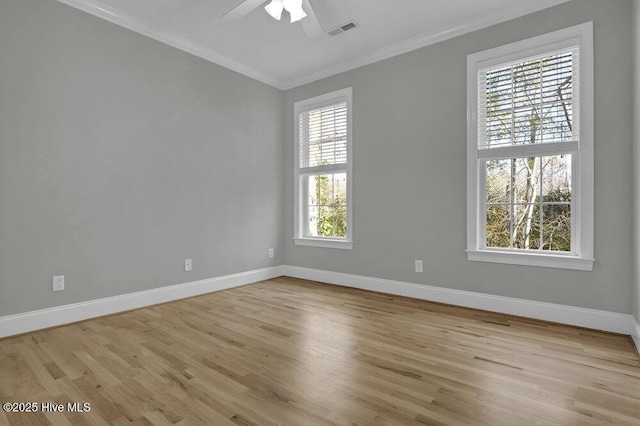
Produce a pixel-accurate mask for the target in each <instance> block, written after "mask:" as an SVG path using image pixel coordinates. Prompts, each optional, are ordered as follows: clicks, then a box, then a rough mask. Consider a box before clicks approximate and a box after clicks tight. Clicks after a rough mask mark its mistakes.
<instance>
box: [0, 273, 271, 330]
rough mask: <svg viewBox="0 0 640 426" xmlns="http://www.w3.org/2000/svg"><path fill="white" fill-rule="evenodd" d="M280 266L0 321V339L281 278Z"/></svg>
mask: <svg viewBox="0 0 640 426" xmlns="http://www.w3.org/2000/svg"><path fill="white" fill-rule="evenodd" d="M282 270H283V268H282V266H274V267H271V268H264V269H256V270H254V271H248V272H241V273H238V274H232V275H225V276H222V277H217V278H210V279H206V280H201V281H193V282H189V283H185V284H177V285H171V286H167V287H160V288H155V289H152V290H145V291H139V292H136V293H129V294H123V295H121V296H113V297H107V298H104V299H97V300H90V301H87V302H80V303H74V304H72V305H65V306H57V307H55V308H48V309H42V310H38V311H31V312H25V313H22V314H16V315H9V316H5V317H0V338H2V337H7V336H13V335H15V334H21V333H27V332H30V331H34V330H40V329H43V328H49V327H55V326H58V325H62V324H68V323H72V322H76V321H82V320H86V319H89V318H95V317H100V316H103V315H110V314H115V313H118V312H123V311H129V310H131V309H137V308H143V307H145V306H151V305H157V304H158V303H164V302H170V301H173V300H178V299H184V298H187V297H192V296H198V295H201V294H206V293H211V292H214V291H220V290H226V289H229V288H233V287H239V286H242V285H246V284H251V283H254V282H258V281H263V280H268V279H271V278H275V277H279V276H281V275H282Z"/></svg>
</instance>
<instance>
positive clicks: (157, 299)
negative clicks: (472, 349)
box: [0, 265, 640, 350]
mask: <svg viewBox="0 0 640 426" xmlns="http://www.w3.org/2000/svg"><path fill="white" fill-rule="evenodd" d="M282 275H288V276H290V277H295V278H302V279H307V280H313V281H320V282H324V283H329V284H335V285H340V286H344V287H353V288H359V289H363V290H370V291H375V292H378V293H387V294H394V295H398V296H406V297H413V298H416V299H422V300H429V301H433V302H440V303H447V304H451V305H457V306H464V307H468V308H475V309H482V310H486V311H492V312H499V313H505V314H511V315H518V316H522V317H528V318H535V319H540V320H545V321H552V322H557V323H560V324H568V325H575V326H579V327H586V328H591V329H595V330H603V331H609V332H613V333H621V334H627V335H631V337H632V338H633V340H634V342H635V344H636V348H638V349H639V350H640V325H639V324H638V323H637V322H636V320H635V318H634V317H633V316H632V315H627V314H619V313H615V312H607V311H599V310H595V309H586V308H578V307H574V306H566V305H557V304H553V303H544V302H535V301H531V300H524V299H515V298H511V297H504V296H493V295H489V294H482V293H474V292H470V291H462V290H452V289H447V288H441V287H433V286H428V285H423V284H413V283H407V282H402V281H393V280H385V279H381V278H372V277H366V276H362V275H351V274H343V273H339V272H331V271H323V270H319V269H310V268H301V267H298V266H289V265H282V266H274V267H271V268H264V269H257V270H254V271H248V272H242V273H238V274H232V275H225V276H222V277H217V278H211V279H206V280H201V281H193V282H189V283H185V284H177V285H172V286H167V287H161V288H156V289H152V290H146V291H139V292H136V293H129V294H124V295H121V296H113V297H107V298H104V299H97V300H90V301H87V302H81V303H74V304H72V305H65V306H58V307H55V308H49V309H42V310H38V311H32V312H25V313H21V314H16V315H9V316H5V317H0V338H2V337H8V336H13V335H16V334H21V333H27V332H30V331H35V330H41V329H44V328H49V327H55V326H58V325H63V324H68V323H72V322H76V321H82V320H86V319H90V318H95V317H100V316H103V315H110V314H115V313H118V312H123V311H128V310H131V309H137V308H143V307H145V306H151V305H156V304H158V303H165V302H171V301H173V300H179V299H184V298H187V297H192V296H198V295H201V294H206V293H212V292H215V291H220V290H226V289H230V288H234V287H239V286H243V285H246V284H251V283H254V282H258V281H263V280H268V279H271V278H275V277H279V276H282Z"/></svg>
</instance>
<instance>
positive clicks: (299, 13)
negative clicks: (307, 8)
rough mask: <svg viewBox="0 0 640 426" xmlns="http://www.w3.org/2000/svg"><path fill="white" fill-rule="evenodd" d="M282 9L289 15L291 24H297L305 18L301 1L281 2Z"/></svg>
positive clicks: (285, 0)
mask: <svg viewBox="0 0 640 426" xmlns="http://www.w3.org/2000/svg"><path fill="white" fill-rule="evenodd" d="M282 5H283V6H284V9H285V10H286V11H287V12H289V14H290V15H291V22H292V23H293V22H298V21H299V20H301V19H302V18H304V17H306V16H307V14H306V13H304V10H303V9H302V0H282Z"/></svg>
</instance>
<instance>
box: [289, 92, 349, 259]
mask: <svg viewBox="0 0 640 426" xmlns="http://www.w3.org/2000/svg"><path fill="white" fill-rule="evenodd" d="M351 102H352V92H351V88H347V89H343V90H339V91H337V92H332V93H328V94H326V95H322V96H318V97H316V98H312V99H308V100H305V101H300V102H296V104H295V106H294V110H295V118H294V119H295V139H296V144H295V182H294V187H295V188H294V191H295V194H294V198H295V200H294V205H295V214H294V216H295V237H294V239H295V242H296V244H300V245H310V246H319V247H330V248H342V249H350V248H351V247H352V243H353V239H352V235H353V227H352V222H353V220H352V218H353V210H352V207H351V206H352V201H353V192H352V190H351V188H352V185H351V140H352V135H351Z"/></svg>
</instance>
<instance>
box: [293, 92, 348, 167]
mask: <svg viewBox="0 0 640 426" xmlns="http://www.w3.org/2000/svg"><path fill="white" fill-rule="evenodd" d="M347 136H348V135H347V103H346V102H340V103H337V104H333V105H329V106H326V107H323V108H319V109H316V110H312V111H308V112H304V113H302V114H300V135H299V137H300V139H299V141H300V168H301V169H304V168H311V167H320V166H330V165H339V164H346V163H347Z"/></svg>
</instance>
